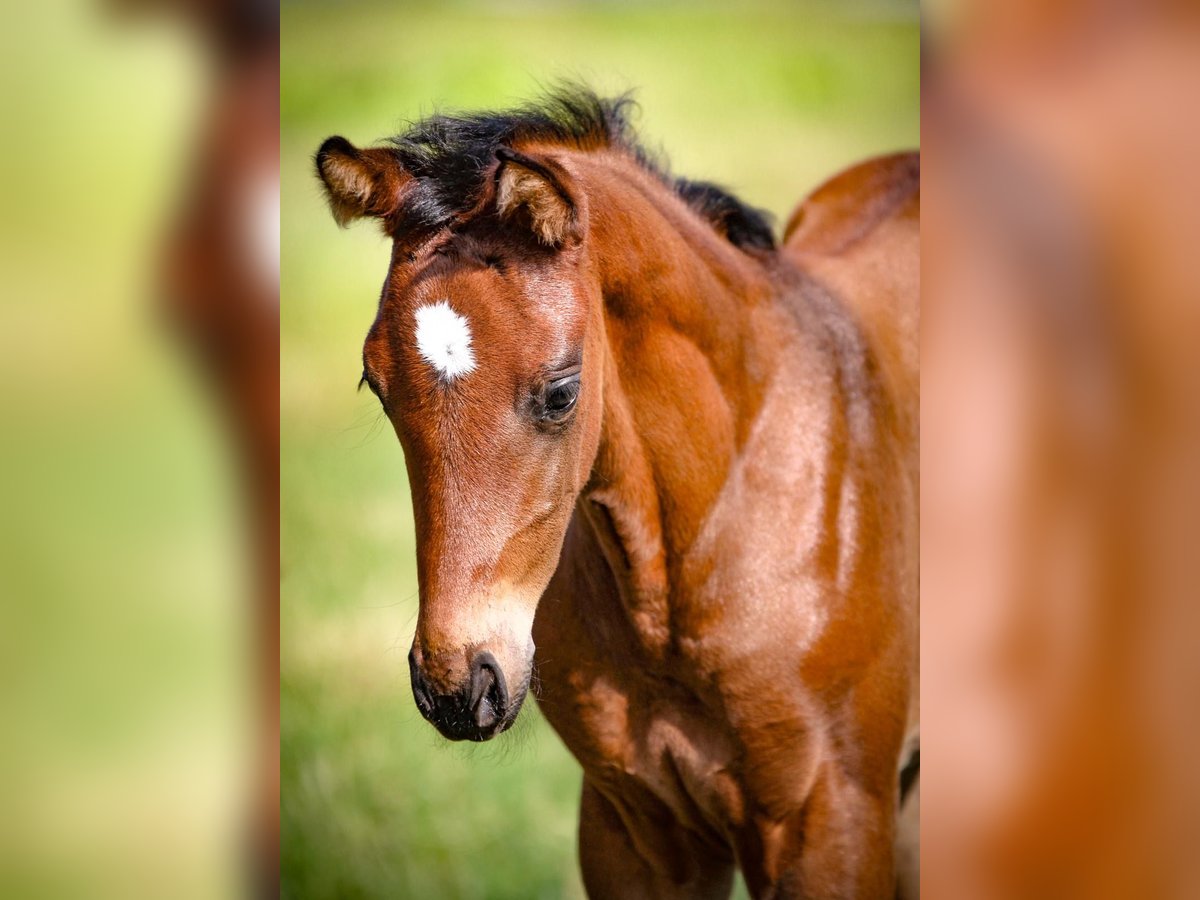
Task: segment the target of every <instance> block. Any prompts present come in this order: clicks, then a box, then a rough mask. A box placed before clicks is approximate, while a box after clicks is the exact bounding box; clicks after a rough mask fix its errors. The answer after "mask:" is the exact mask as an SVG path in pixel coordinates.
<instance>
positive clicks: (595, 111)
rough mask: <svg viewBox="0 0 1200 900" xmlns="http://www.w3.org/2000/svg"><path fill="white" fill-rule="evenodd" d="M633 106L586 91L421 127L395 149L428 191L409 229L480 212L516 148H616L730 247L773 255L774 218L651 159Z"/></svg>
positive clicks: (440, 118) (564, 91)
mask: <svg viewBox="0 0 1200 900" xmlns="http://www.w3.org/2000/svg"><path fill="white" fill-rule="evenodd" d="M633 106H634V103H633V100H632V99H631V98H630V97H629V96H628V95H625V96H621V97H616V98H611V99H605V98H601V97H598V96H596V94H594V93H593V92H592V91H590V90H588V89H586V88H580V87H567V88H560V89H558V90H555V91H553V92H552V93H550V94H548V95H547V96H546V97H545V98H544V99H543V100H542V101H541V102H540V103H536V104H530V105H528V106H523V107H519V108H517V109H512V110H506V111H502V112H483V113H464V114H453V115H451V114H440V115H434V116H430V117H429V118H426V119H423V120H422V121H420V122H417V123H415V124H413V125H412V127H411V128H409V130H408V131H406V132H405V133H404V134H401V135H397V136H396V137H394V138H392V139H391V141H390V144H391V147H392V150H393V152H394V153H395V154H396V156H397V158H398V159H399V161H400V163H401V165H403V166H404V168H405V170H407V171H408V172H410V173H411V174H412V175H413V176H415V177H416V179H417V181H418V184H419V185H420V188H419V190H418V192H417V193H416V195H415V196H414V197H413V199H412V200H411V202H410V204H409V206H408V208H407V209H406V210H405V224H406V226H408V227H413V228H417V229H421V230H425V229H430V230H432V229H436V228H439V227H441V226H442V225H444V224H446V223H447V222H449V221H450V220H451V219H453V218H454V217H455V216H456V215H458V214H460V213H463V212H466V211H468V210H471V209H473V208H474V206H475V205H476V202H477V200H478V198H479V196H480V193H481V191H482V189H483V187H484V179H485V175H486V172H487V171H488V170H489V168H490V167H491V165H492V164H493V163H494V162H495V159H496V151H497V149H499V148H500V147H503V146H511V145H512V144H513V143H516V142H526V141H536V142H546V143H554V144H560V145H563V146H567V147H574V148H577V149H580V150H594V149H600V148H616V149H620V150H623V151H624V152H626V153H628V154H629V155H630V156H631V157H632V158H633V159H635V160H636V161H637V162H638V164H639V165H641V166H642V167H643V168H645V169H646V170H647V171H648V172H650V173H652V174H653V175H655V176H656V177H657V178H659V179H660V180H661V181H662V182H663V184H664V185H666V186H667V187H668V188H670V189H671V190H673V191H675V193H677V194H678V195H679V196H680V197H682V198H683V200H684V201H685V202H686V203H687V204H688V205H689V206H691V207H692V208H693V209H694V210H696V212H697V213H699V214H700V215H701V216H702V217H704V218H705V219H707V220H708V221H709V222H710V223H711V224H712V226H713V227H714V228H715V229H716V230H717V231H718V232H720V233H721V234H723V235H724V236H725V237H726V238H727V239H728V240H729V241H730V243H732V244H734V245H736V246H738V247H743V248H749V249H755V250H773V249H774V248H775V236H774V234H773V232H772V230H771V220H770V217H769V215H768V214H767V213H766V212H764V211H762V210H759V209H755V208H754V207H751V206H748V205H747V204H745V203H743V202H742V201H741V200H739V199H738V198H737V197H735V196H734V195H733V194H731V193H730V192H729V191H727V190H725V189H724V188H721V187H719V186H718V185H715V184H712V183H710V182H698V181H689V180H688V179H686V178H673V177H672V176H671V175H670V173H669V171H668V168H667V166H666V163H665V162H664V161H663V160H661V159H659V158H657V157H655V156H652V155H651V154H650V153H648V152H647V151H646V150H645V148H643V147H642V146H641V144H640V143H639V142H638V140H637V136H636V134H635V132H634V129H633V126H632V125H631V124H630V122H629V115H628V114H629V111H630V110H631V109H632V108H633Z"/></svg>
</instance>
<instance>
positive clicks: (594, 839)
mask: <svg viewBox="0 0 1200 900" xmlns="http://www.w3.org/2000/svg"><path fill="white" fill-rule="evenodd" d="M660 813H661V810H657V809H656V810H647V811H646V814H643V813H641V812H639V811H638V810H637V809H635V808H633V807H627V808H626V814H625V815H626V818H622V816H621V813H620V812H619V811H618V810H617V807H616V806H615V805H614V804H613V803H612V802H610V801H609V800H608V799H607V798H605V797H604V795H603V794H601V793H600V792H599V791H598V790H597V789H596V788H595V787H593V786H592V785H591V784H589V783H588V782H587V780H586V779H585V780H584V782H583V798H582V802H581V803H580V809H579V866H580V869H581V870H582V872H583V886H584V888H586V890H587V895H588V897H589V898H590V900H726V898H728V897H729V893H730V890H731V888H732V886H733V861H732V859H731V858H730V857H729V855H728V854H725V853H714V852H713V851H712V849H711V848H707V847H703V846H702V845H701V844H700V843H699V841H693V840H692V839H690V838H689V836H688V835H687V834H686V832H684V831H683V829H681V828H679V827H678V826H676V827H671V825H669V824H667V823H664V822H661V821H657V820H659V816H660Z"/></svg>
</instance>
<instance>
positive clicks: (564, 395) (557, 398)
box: [541, 374, 579, 422]
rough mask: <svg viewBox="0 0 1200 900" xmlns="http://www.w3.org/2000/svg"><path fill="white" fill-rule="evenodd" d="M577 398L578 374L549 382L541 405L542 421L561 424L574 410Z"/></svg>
mask: <svg viewBox="0 0 1200 900" xmlns="http://www.w3.org/2000/svg"><path fill="white" fill-rule="evenodd" d="M578 398H579V375H578V374H575V375H568V376H567V377H566V378H560V379H559V380H558V381H553V382H551V383H550V385H549V386H548V387H547V388H546V399H545V401H544V402H543V404H542V416H541V417H542V419H543V420H544V421H547V422H561V421H562V420H563V419H565V418H566V417H567V415H568V413H570V412H571V410H572V409H574V407H575V401H576V400H577V399H578Z"/></svg>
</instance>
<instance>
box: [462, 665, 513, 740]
mask: <svg viewBox="0 0 1200 900" xmlns="http://www.w3.org/2000/svg"><path fill="white" fill-rule="evenodd" d="M470 710H471V712H472V714H473V717H474V719H475V724H476V726H478V727H479V728H481V729H488V728H492V727H494V726H495V725H496V724H497V723H498V722H500V721H501V720H502V719H503V718H504V715H505V713H506V712H507V711H508V689H507V686H506V685H505V683H504V673H503V672H501V671H500V666H499V664H498V663H497V662H496V658H495V657H494V656H492V654H490V653H488V652H487V651H484V652H483V653H480V654H479V655H478V656H477V657H475V659H474V661H473V662H472V664H471V696H470Z"/></svg>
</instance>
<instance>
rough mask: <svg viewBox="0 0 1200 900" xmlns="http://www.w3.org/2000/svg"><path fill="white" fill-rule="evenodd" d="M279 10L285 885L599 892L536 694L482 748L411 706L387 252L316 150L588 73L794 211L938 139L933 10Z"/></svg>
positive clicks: (696, 6)
mask: <svg viewBox="0 0 1200 900" xmlns="http://www.w3.org/2000/svg"><path fill="white" fill-rule="evenodd" d="M282 22H283V30H282V36H281V50H282V62H281V66H282V97H281V123H280V127H281V141H282V143H281V153H282V191H283V201H282V202H283V208H282V229H283V230H282V239H283V247H282V259H283V274H282V288H281V304H282V321H281V342H282V358H281V372H280V416H281V428H282V450H281V476H280V477H281V482H282V483H281V489H282V504H281V505H282V508H281V524H282V529H283V532H282V559H281V565H282V585H281V602H282V605H283V609H282V626H281V642H282V648H281V649H282V654H283V657H282V659H283V662H282V667H283V669H282V689H281V690H282V696H281V703H282V716H283V732H282V746H281V760H282V778H283V785H282V787H283V801H282V815H283V851H282V852H283V861H282V872H283V895H284V896H285V897H296V898H299V897H321V898H323V897H401V898H409V897H412V898H460V897H461V898H475V897H488V898H522V900H528V898H541V897H545V898H560V897H581V896H582V888H581V886H580V882H579V876H578V873H577V866H576V862H575V845H574V844H575V837H574V834H575V818H576V813H577V808H578V791H579V783H580V774H579V770H578V766H577V765H576V764H575V762H574V761H573V760H572V759H571V758H570V756H569V755H568V754H567V752H566V751H565V749H564V748H563V747H562V746H561V744H560V743H559V742H558V739H557V738H556V737H555V735H554V734H553V733H552V732H551V731H550V729H549V728H548V726H547V725H546V724H545V722H544V721H543V720H542V719H541V717H540V716H539V714H538V711H537V709H536V707H535V706H534V705H532V704H531V705H528V706H527V707H526V709H525V711H524V712H522V714H521V719H520V721H519V723H518V727H517V728H516V729H514V731H513V732H511V733H509V734H507V735H505V736H504V737H503V738H501V739H500V740H498V741H496V742H492V743H489V744H485V745H482V746H474V745H472V746H469V747H464V746H462V745H450V744H447V743H446V742H444V741H443V740H441V739H440V738H439V737H438V736H437V735H436V733H435V732H434V730H433V728H432V727H431V726H429V725H427V724H426V723H424V722H423V721H422V720H421V719H420V716H419V715H418V714H417V711H416V708H415V707H414V705H413V702H412V697H411V694H410V690H409V685H408V674H407V664H406V654H407V652H408V647H409V644H410V642H411V639H412V629H413V624H414V619H415V614H416V591H417V583H416V570H415V559H414V554H413V529H412V521H411V509H410V506H409V499H408V490H407V485H406V482H405V475H404V466H403V459H402V456H401V452H400V448H399V445H398V443H397V442H396V440H395V436H394V434H393V433H392V430H391V426H390V425H389V424H388V423H387V422H386V421H385V420H384V419H383V418H382V415H381V414H380V412H379V410H378V406H377V404H376V402H375V400H374V398H373V397H371V396H370V395H369V393H367V392H362V393H356V392H355V384H356V382H357V380H358V377H359V374H360V369H361V364H360V359H361V342H362V338H363V336H364V334H365V332H366V329H367V327H368V326H369V324H370V322H371V319H372V318H373V315H374V309H375V303H376V300H377V297H378V293H379V289H380V285H381V283H382V281H383V278H384V274H385V270H386V265H387V258H388V246H387V243H386V241H385V240H384V239H383V237H382V236H381V235H380V234H379V233H378V230H377V229H376V228H374V227H373V226H372V225H371V224H365V223H364V224H359V225H357V226H355V227H353V228H351V229H350V230H348V231H346V232H341V231H339V230H338V229H337V228H336V226H335V225H334V224H333V221H332V219H331V218H330V216H329V214H328V212H327V210H326V209H325V206H324V203H323V200H322V198H321V195H320V192H319V190H318V186H317V183H316V180H315V178H314V176H313V174H312V164H311V157H312V154H313V152H314V151H315V150H316V148H317V146H318V144H319V143H320V141H321V140H322V139H323V138H325V137H327V136H329V135H330V134H335V133H338V134H343V135H345V136H347V137H349V138H350V139H351V140H352V141H354V142H356V143H371V142H373V141H376V140H378V139H380V138H383V137H385V136H388V135H390V134H393V133H395V132H397V131H400V130H402V129H403V126H404V122H405V121H407V120H411V119H414V118H418V117H420V116H421V115H423V114H427V113H429V112H432V111H434V110H441V109H456V108H457V109H482V108H487V107H497V106H506V105H511V104H513V103H515V102H519V101H521V100H524V99H527V98H529V97H531V96H533V95H535V94H536V93H537V91H538V87H539V85H543V84H547V83H550V82H552V81H553V80H554V79H556V78H560V77H564V76H565V77H573V78H576V79H582V80H584V81H586V82H587V83H589V84H591V85H593V86H594V87H596V88H597V89H598V90H600V91H602V92H616V91H623V90H626V89H629V88H633V89H635V90H636V95H637V97H638V99H639V100H640V102H641V106H642V115H641V118H640V120H639V125H640V126H641V134H642V136H643V139H644V141H645V142H646V143H647V144H648V145H650V146H651V147H655V148H662V149H664V150H665V151H666V152H667V155H668V156H669V158H670V160H671V162H672V168H673V169H674V171H675V172H677V173H679V174H685V175H688V176H690V177H695V178H705V179H710V180H714V181H717V182H720V183H722V184H725V185H726V186H728V187H730V188H732V189H734V190H735V191H736V192H737V193H738V194H739V195H740V196H741V197H742V198H744V199H745V200H747V201H749V202H751V203H753V204H754V205H756V206H761V207H764V208H766V209H768V210H770V211H772V212H773V213H774V214H775V215H776V216H777V217H778V219H779V221H780V222H781V223H782V221H784V220H785V219H786V217H787V215H788V213H789V211H790V210H791V209H792V208H793V207H794V206H795V205H796V203H797V202H798V201H799V200H800V199H801V198H802V197H803V196H804V195H805V194H806V193H807V192H808V191H810V190H811V189H812V188H813V187H815V186H816V185H817V184H819V183H820V182H821V181H822V180H823V179H824V178H826V177H828V176H829V175H831V174H833V173H834V172H836V171H837V170H838V169H840V168H843V167H844V166H846V165H848V164H849V163H851V162H853V161H856V160H858V159H860V158H863V157H865V156H868V155H871V154H875V153H880V152H885V151H889V150H894V149H900V148H904V147H912V146H915V145H916V144H917V143H918V140H919V46H920V37H919V24H918V11H917V6H916V4H915V3H863V2H848V3H837V4H833V3H812V2H809V3H757V4H756V3H738V4H733V3H727V4H703V3H687V4H684V3H678V4H664V3H652V4H632V3H629V4H625V3H615V2H609V3H602V4H595V5H586V4H571V3H567V4H546V3H529V2H526V3H518V4H489V5H480V4H460V3H440V4H428V5H417V6H402V5H399V4H384V3H350V2H342V3H298V4H286V3H285V5H284V8H283V12H282ZM738 890H739V892H740V893H741V894H742V895H744V890H743V888H741V887H740V886H739V888H738Z"/></svg>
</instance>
